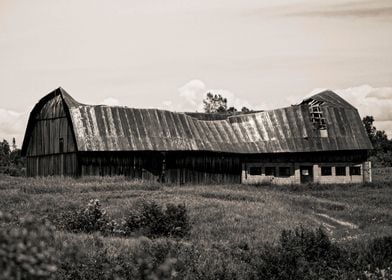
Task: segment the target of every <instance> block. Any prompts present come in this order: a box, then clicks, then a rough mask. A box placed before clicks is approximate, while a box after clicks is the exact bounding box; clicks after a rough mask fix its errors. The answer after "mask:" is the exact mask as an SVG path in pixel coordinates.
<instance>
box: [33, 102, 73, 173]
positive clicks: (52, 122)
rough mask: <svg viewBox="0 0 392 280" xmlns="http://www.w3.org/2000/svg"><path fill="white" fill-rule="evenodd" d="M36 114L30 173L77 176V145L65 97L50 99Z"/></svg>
mask: <svg viewBox="0 0 392 280" xmlns="http://www.w3.org/2000/svg"><path fill="white" fill-rule="evenodd" d="M33 117H34V126H33V129H32V132H31V134H30V139H29V142H28V146H27V152H26V156H27V175H28V176H50V175H66V176H74V175H76V173H77V155H76V145H75V141H74V136H73V130H72V126H71V123H70V121H69V118H68V117H67V114H66V111H65V108H64V102H63V100H62V97H61V96H60V95H57V96H54V97H53V98H52V99H50V100H48V101H47V102H46V103H45V104H43V106H42V108H41V110H40V111H38V112H37V114H36V115H35V116H33Z"/></svg>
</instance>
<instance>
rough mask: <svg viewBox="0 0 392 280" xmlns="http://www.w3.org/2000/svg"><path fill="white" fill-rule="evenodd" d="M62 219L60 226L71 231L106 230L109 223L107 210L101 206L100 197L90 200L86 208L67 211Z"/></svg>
mask: <svg viewBox="0 0 392 280" xmlns="http://www.w3.org/2000/svg"><path fill="white" fill-rule="evenodd" d="M62 220H63V222H62V225H60V227H62V228H64V229H66V230H68V231H71V232H85V233H90V232H95V231H101V230H102V231H105V227H106V225H107V224H108V219H107V217H106V211H105V210H104V209H102V208H101V204H100V202H99V200H98V199H92V200H90V201H89V203H88V205H87V207H86V208H85V209H82V210H72V211H69V212H66V213H65V214H64V215H63V216H62Z"/></svg>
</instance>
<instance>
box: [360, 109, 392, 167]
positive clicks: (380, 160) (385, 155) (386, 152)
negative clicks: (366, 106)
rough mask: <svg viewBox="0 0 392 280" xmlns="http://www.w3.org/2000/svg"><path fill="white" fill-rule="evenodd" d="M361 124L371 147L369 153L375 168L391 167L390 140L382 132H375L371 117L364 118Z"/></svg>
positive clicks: (391, 149)
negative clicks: (378, 166)
mask: <svg viewBox="0 0 392 280" xmlns="http://www.w3.org/2000/svg"><path fill="white" fill-rule="evenodd" d="M362 122H363V125H364V126H365V130H366V133H367V134H368V136H369V139H370V142H371V143H372V145H373V151H371V152H370V155H371V157H372V158H371V159H372V161H373V162H374V163H375V165H376V166H377V165H381V166H392V140H389V139H388V136H387V134H386V133H385V131H384V130H377V128H376V127H375V126H374V125H373V122H374V118H373V116H366V117H364V118H363V119H362Z"/></svg>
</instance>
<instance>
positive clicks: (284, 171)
mask: <svg viewBox="0 0 392 280" xmlns="http://www.w3.org/2000/svg"><path fill="white" fill-rule="evenodd" d="M279 176H280V177H290V167H279Z"/></svg>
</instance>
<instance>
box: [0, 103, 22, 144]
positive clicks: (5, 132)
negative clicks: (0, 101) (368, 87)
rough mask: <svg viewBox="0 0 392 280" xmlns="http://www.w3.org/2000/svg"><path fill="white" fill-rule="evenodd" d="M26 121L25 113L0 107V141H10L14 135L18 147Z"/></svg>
mask: <svg viewBox="0 0 392 280" xmlns="http://www.w3.org/2000/svg"><path fill="white" fill-rule="evenodd" d="M26 123H27V114H25V113H19V112H15V111H12V110H8V109H5V108H0V141H2V140H3V139H6V140H7V141H8V142H9V143H11V141H12V138H13V137H15V139H16V144H17V146H18V147H20V146H21V145H22V141H23V134H24V130H25V127H26Z"/></svg>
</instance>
